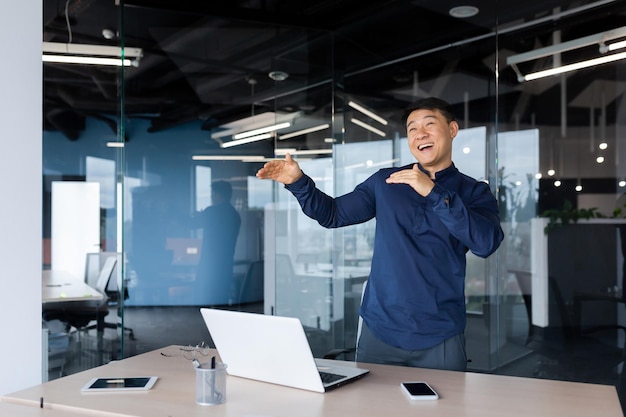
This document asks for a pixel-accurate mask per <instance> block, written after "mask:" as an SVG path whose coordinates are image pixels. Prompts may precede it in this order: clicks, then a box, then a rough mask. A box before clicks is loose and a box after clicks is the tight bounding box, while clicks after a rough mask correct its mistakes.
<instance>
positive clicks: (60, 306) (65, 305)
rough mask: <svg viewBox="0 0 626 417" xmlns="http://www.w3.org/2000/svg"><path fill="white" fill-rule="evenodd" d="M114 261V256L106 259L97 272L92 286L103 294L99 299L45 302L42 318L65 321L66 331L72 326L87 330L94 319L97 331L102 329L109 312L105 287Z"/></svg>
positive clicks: (111, 274)
mask: <svg viewBox="0 0 626 417" xmlns="http://www.w3.org/2000/svg"><path fill="white" fill-rule="evenodd" d="M116 262H117V260H116V259H115V258H109V259H107V261H106V262H105V265H104V266H103V267H102V269H101V270H100V272H99V275H98V279H97V282H96V284H95V286H94V288H95V289H96V290H97V291H98V292H100V293H101V294H102V295H103V298H102V299H101V300H85V301H68V302H59V303H47V304H44V306H43V312H42V315H43V319H44V320H46V321H51V320H59V321H61V322H63V323H65V324H66V326H67V329H66V330H67V331H68V332H69V331H70V329H71V328H72V327H74V328H75V329H76V330H77V331H82V330H87V329H88V328H89V324H90V323H91V322H93V321H95V322H96V324H95V328H97V329H98V331H99V332H102V331H104V328H105V321H104V318H105V317H106V316H107V315H108V314H109V305H108V297H107V295H106V288H107V285H108V284H109V281H110V279H111V277H112V276H113V271H114V269H115V264H116ZM88 283H89V282H88Z"/></svg>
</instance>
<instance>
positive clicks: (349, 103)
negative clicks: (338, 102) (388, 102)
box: [348, 101, 388, 126]
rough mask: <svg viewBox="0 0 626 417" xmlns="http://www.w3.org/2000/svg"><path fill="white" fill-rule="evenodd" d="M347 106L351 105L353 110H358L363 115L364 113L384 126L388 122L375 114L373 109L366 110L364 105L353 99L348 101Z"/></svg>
mask: <svg viewBox="0 0 626 417" xmlns="http://www.w3.org/2000/svg"><path fill="white" fill-rule="evenodd" d="M348 106H350V107H352V108H353V109H355V110H358V111H360V112H361V113H363V114H364V115H366V116H368V117H370V118H372V119H374V120H376V121H377V122H378V123H380V124H383V125H385V126H387V124H388V122H387V120H385V119H383V118H382V117H380V116H379V115H377V114H376V113H374V112H373V111H371V110H368V109H366V108H365V107H363V106H361V105H360V104H359V103H355V102H354V101H349V102H348Z"/></svg>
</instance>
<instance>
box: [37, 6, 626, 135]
mask: <svg viewBox="0 0 626 417" xmlns="http://www.w3.org/2000/svg"><path fill="white" fill-rule="evenodd" d="M116 3H123V6H122V5H116ZM463 4H470V5H474V6H476V7H478V8H479V9H480V13H479V14H478V15H477V16H474V17H469V18H464V19H459V18H454V17H451V16H450V15H449V10H450V8H451V7H453V6H457V5H463ZM592 4H593V5H595V7H593V8H591V9H589V10H588V11H586V12H584V13H583V12H581V13H573V14H571V15H568V16H563V17H561V18H560V19H559V27H566V28H568V29H567V30H566V31H564V32H563V33H562V40H564V41H565V40H567V39H572V38H577V37H580V36H585V35H589V34H593V33H597V32H600V31H605V30H607V29H612V28H616V27H620V26H623V25H624V22H626V19H625V17H626V16H625V15H626V7H625V6H624V2H623V1H608V0H607V1H563V0H528V1H524V2H521V3H520V2H504V1H497V0H471V1H470V0H468V1H459V0H412V1H411V0H380V1H369V2H368V1H362V0H359V1H357V0H310V1H304V0H228V1H205V2H200V1H197V0H177V1H165V0H162V1H158V0H126V1H123V2H122V1H120V0H69V1H68V2H66V1H65V0H44V10H43V41H48V42H68V41H69V40H70V39H71V42H73V43H90V44H104V45H115V44H117V43H119V37H120V36H121V35H123V36H124V38H125V42H126V45H127V46H132V47H140V48H143V51H144V56H143V58H142V59H141V62H140V64H139V66H138V67H130V68H128V69H126V70H125V72H124V83H123V88H124V89H125V91H126V95H125V99H124V107H125V115H126V116H127V117H129V116H132V117H143V118H147V119H149V121H150V128H149V131H151V132H158V131H164V130H167V129H171V128H173V127H175V126H179V125H181V124H183V123H187V122H189V121H193V120H201V121H202V129H206V130H210V129H214V128H215V127H216V126H218V125H222V124H224V123H227V122H230V121H233V120H236V119H238V118H241V117H244V116H245V115H248V116H249V115H250V113H251V111H252V112H255V111H256V112H263V111H265V110H270V109H271V110H276V109H275V108H274V107H273V106H274V105H275V102H274V100H272V98H274V97H282V98H281V100H280V106H281V108H283V107H284V108H285V109H288V110H289V111H300V112H303V113H307V112H308V113H314V112H316V111H320V107H323V106H326V105H327V102H328V98H329V97H328V94H327V93H320V94H316V93H315V88H309V89H308V90H307V86H311V85H320V86H324V85H327V84H325V83H326V82H327V80H329V79H330V78H331V77H332V76H333V75H334V76H337V74H338V73H344V74H347V75H348V76H349V78H348V79H347V83H348V84H349V91H350V94H354V95H356V96H362V97H369V98H370V100H368V103H370V104H371V105H372V106H376V102H377V101H380V102H381V103H382V105H381V106H382V107H387V108H389V103H393V102H394V101H396V102H397V104H398V105H399V106H404V104H405V102H406V94H405V93H406V92H407V91H414V88H415V73H414V72H413V67H414V65H415V60H416V59H419V58H417V57H416V58H415V59H413V60H412V61H406V60H404V59H403V58H404V57H407V56H410V55H414V54H417V53H419V52H421V51H430V50H437V48H441V47H445V46H446V45H450V44H455V43H459V44H463V42H466V41H467V40H468V39H475V38H478V37H481V36H484V39H485V41H484V42H482V43H480V42H479V43H471V44H468V46H467V47H465V48H463V47H461V48H454V49H453V51H454V54H455V55H456V56H454V57H447V58H449V60H450V61H442V59H446V56H445V55H442V54H440V55H438V56H437V60H434V59H432V55H428V56H425V57H424V58H423V60H420V61H419V78H420V90H419V91H420V93H421V92H422V91H437V90H436V89H435V88H434V86H433V85H432V84H433V83H435V82H436V80H440V81H439V82H441V78H442V74H444V73H445V71H447V70H448V71H454V73H456V74H459V75H458V76H456V77H455V78H454V79H455V82H456V83H462V84H464V87H465V89H470V90H471V86H472V82H473V81H474V80H476V79H482V80H484V79H486V78H493V71H492V70H491V69H490V68H493V62H495V58H494V49H495V46H496V45H495V41H496V40H495V37H493V36H490V35H489V34H490V33H492V32H493V31H494V28H495V27H496V23H497V24H498V25H499V28H500V30H506V28H508V27H513V26H517V27H521V26H523V25H524V24H528V23H529V22H537V21H538V20H539V21H543V23H541V24H532V25H530V24H528V28H527V29H524V30H523V31H520V32H516V33H523V36H509V37H507V36H502V37H500V38H499V42H500V45H498V46H499V49H500V50H501V51H506V52H507V53H511V54H513V53H520V52H526V51H528V50H530V49H532V48H533V47H535V48H536V47H540V46H544V45H548V44H549V43H550V42H551V39H550V38H548V37H547V35H546V34H549V33H551V32H552V30H551V28H552V27H554V25H555V23H554V21H552V20H550V19H546V17H549V15H550V14H552V13H555V12H558V11H571V10H579V9H582V8H585V7H587V6H589V5H592ZM122 8H123V11H124V13H123V21H122V18H121V16H122V13H121V10H122ZM557 8H558V9H557ZM66 11H67V13H66ZM105 29H109V30H111V31H113V34H114V35H115V36H114V37H113V39H110V40H108V39H105V37H103V30H105ZM331 39H332V42H331ZM331 44H332V45H333V49H331V48H330V45H331ZM451 50H452V49H451ZM331 54H332V55H331ZM459 54H461V55H464V56H462V57H460V56H458V55H459ZM331 56H332V59H331ZM459 58H460V59H459ZM500 58H501V59H500V61H502V57H500ZM453 60H454V61H455V66H449V64H450V62H451V61H453ZM390 62H397V63H396V64H389V63H390ZM407 62H411V64H408V63H407ZM405 63H407V64H405ZM331 67H334V68H335V73H334V74H333V73H332V72H331V70H330V69H331ZM368 68H369V69H371V68H377V69H376V70H375V71H366V72H364V70H366V69H368ZM275 70H280V71H286V72H288V73H289V78H288V79H287V80H285V81H284V82H280V81H275V80H273V79H271V78H270V77H269V76H268V73H269V72H271V71H275ZM119 71H120V70H119V69H117V68H115V69H111V68H105V67H96V66H85V65H68V64H44V86H43V87H44V128H45V129H47V130H56V131H61V132H62V133H63V134H64V135H65V136H67V137H68V138H69V139H71V140H76V139H78V138H80V135H81V132H82V130H83V129H84V124H85V118H86V117H87V116H91V117H96V118H99V119H101V120H103V121H105V122H107V123H109V124H110V126H111V128H112V129H114V130H115V129H116V123H115V121H114V120H115V118H116V116H117V115H119V109H120V106H119V98H118V92H119V91H120V89H121V87H122V84H121V83H120V82H119V79H120V78H119V77H118V75H119V73H120V72H119ZM361 74H362V75H361ZM500 76H501V80H502V83H501V87H500V88H501V91H500V93H501V94H503V100H502V104H504V105H503V107H502V108H510V109H511V113H512V112H513V111H518V112H519V109H520V107H524V106H523V103H527V102H529V101H533V102H534V103H535V104H534V111H535V112H537V113H538V114H539V115H540V116H538V117H541V118H542V120H541V121H542V122H544V123H554V124H558V123H559V115H558V114H555V113H558V112H555V111H554V109H555V108H558V100H559V97H560V93H559V88H558V86H557V85H556V84H555V83H548V84H547V83H541V84H538V85H540V88H537V89H535V90H533V91H531V90H530V89H526V90H525V93H524V94H525V95H526V96H524V94H522V93H520V91H519V89H518V88H517V87H516V84H517V81H516V79H515V75H514V73H513V72H512V71H511V70H510V69H508V68H502V69H501V71H500ZM571 79H572V83H575V82H576V83H578V82H580V84H579V85H578V84H568V89H570V88H571V89H572V91H574V92H575V93H576V94H575V97H573V98H572V101H573V102H574V103H576V100H578V104H576V105H575V106H581V107H582V106H584V105H586V104H587V103H588V102H589V100H594V99H595V98H590V97H586V96H585V90H586V88H588V87H589V80H577V79H576V77H571ZM604 81H606V82H607V83H614V84H615V83H616V82H617V84H619V85H615V86H613V87H615V88H614V89H612V90H611V91H613V90H614V91H615V93H614V94H611V96H610V101H609V102H608V103H607V104H608V105H611V103H612V102H613V101H614V100H615V99H616V98H617V97H618V96H620V95H621V94H622V93H623V87H621V86H620V85H621V84H620V83H619V80H616V79H615V74H614V72H613V73H610V74H608V75H607V79H606V80H601V79H596V80H594V82H595V83H601V82H604ZM429 83H431V85H430V87H432V88H427V87H428V86H429ZM452 87H454V85H450V86H449V88H452ZM346 89H348V87H346ZM298 91H307V94H306V95H300V94H296V93H297V92H298ZM459 94H460V93H459ZM491 94H493V92H492V93H491ZM484 95H485V94H477V95H476V98H472V100H473V102H474V104H476V105H475V106H471V108H472V109H474V110H472V111H471V112H470V117H475V118H477V119H481V118H485V117H486V116H485V115H486V114H488V113H490V112H493V110H489V104H488V102H487V101H486V100H487V99H486V97H483V96H484ZM289 97H293V102H290V101H289ZM581 101H582V103H581ZM460 102H461V99H459V105H461V103H460ZM542 110H545V112H544V111H542ZM381 111H384V109H381ZM521 114H522V117H530V116H529V115H526V116H524V113H523V112H522V113H521ZM575 115H576V114H575ZM487 117H488V116H487ZM500 117H501V118H503V119H504V120H506V119H507V118H512V117H513V116H512V114H502V115H500ZM586 117H588V110H585V111H584V112H583V111H581V113H580V119H578V118H577V117H574V118H573V123H576V121H577V120H579V121H580V123H587V121H586V120H584V119H585V118H586ZM538 122H539V121H538Z"/></svg>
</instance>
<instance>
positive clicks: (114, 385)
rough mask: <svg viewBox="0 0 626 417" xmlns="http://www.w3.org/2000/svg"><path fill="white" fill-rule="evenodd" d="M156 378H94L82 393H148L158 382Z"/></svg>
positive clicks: (83, 388) (82, 389)
mask: <svg viewBox="0 0 626 417" xmlns="http://www.w3.org/2000/svg"><path fill="white" fill-rule="evenodd" d="M156 380H157V377H156V376H136V377H112V378H93V379H92V380H91V381H89V382H88V383H87V384H85V386H84V387H82V388H81V391H82V392H111V391H147V390H149V389H150V388H152V386H153V385H154V383H155V382H156Z"/></svg>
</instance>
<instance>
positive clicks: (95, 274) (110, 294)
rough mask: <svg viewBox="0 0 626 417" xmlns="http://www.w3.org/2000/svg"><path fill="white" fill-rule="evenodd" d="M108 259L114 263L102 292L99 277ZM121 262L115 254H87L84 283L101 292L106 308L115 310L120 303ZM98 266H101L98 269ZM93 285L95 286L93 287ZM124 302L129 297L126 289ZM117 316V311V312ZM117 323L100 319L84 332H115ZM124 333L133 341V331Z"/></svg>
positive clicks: (128, 330)
mask: <svg viewBox="0 0 626 417" xmlns="http://www.w3.org/2000/svg"><path fill="white" fill-rule="evenodd" d="M109 259H114V260H115V261H116V262H115V264H114V266H113V269H112V271H111V274H110V276H109V277H108V279H107V281H106V287H105V288H104V292H103V291H101V290H100V288H99V287H98V282H99V281H100V279H101V278H100V275H101V272H102V271H103V270H105V268H107V262H110V261H109ZM121 262H122V256H121V254H120V253H117V252H95V253H88V254H87V259H86V263H85V282H86V283H87V284H88V285H91V286H93V287H95V288H96V289H98V291H100V292H102V293H103V294H104V295H105V298H106V304H107V307H108V308H109V309H110V308H116V307H118V306H119V303H120V290H119V288H120V287H121V286H122V282H121V281H122V276H121V273H120V271H119V270H118V268H119V265H120V264H121ZM100 265H103V266H102V268H100ZM94 284H95V285H94ZM123 297H124V300H127V299H128V297H129V294H128V287H124V295H123ZM118 315H119V310H118ZM117 328H118V324H117V323H109V322H106V321H104V317H102V321H101V322H96V324H92V325H90V326H87V327H85V328H84V330H91V329H97V330H98V331H99V332H102V331H104V329H113V330H117ZM124 331H125V332H128V337H129V339H130V340H135V333H134V331H133V329H131V328H129V327H125V328H124Z"/></svg>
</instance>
